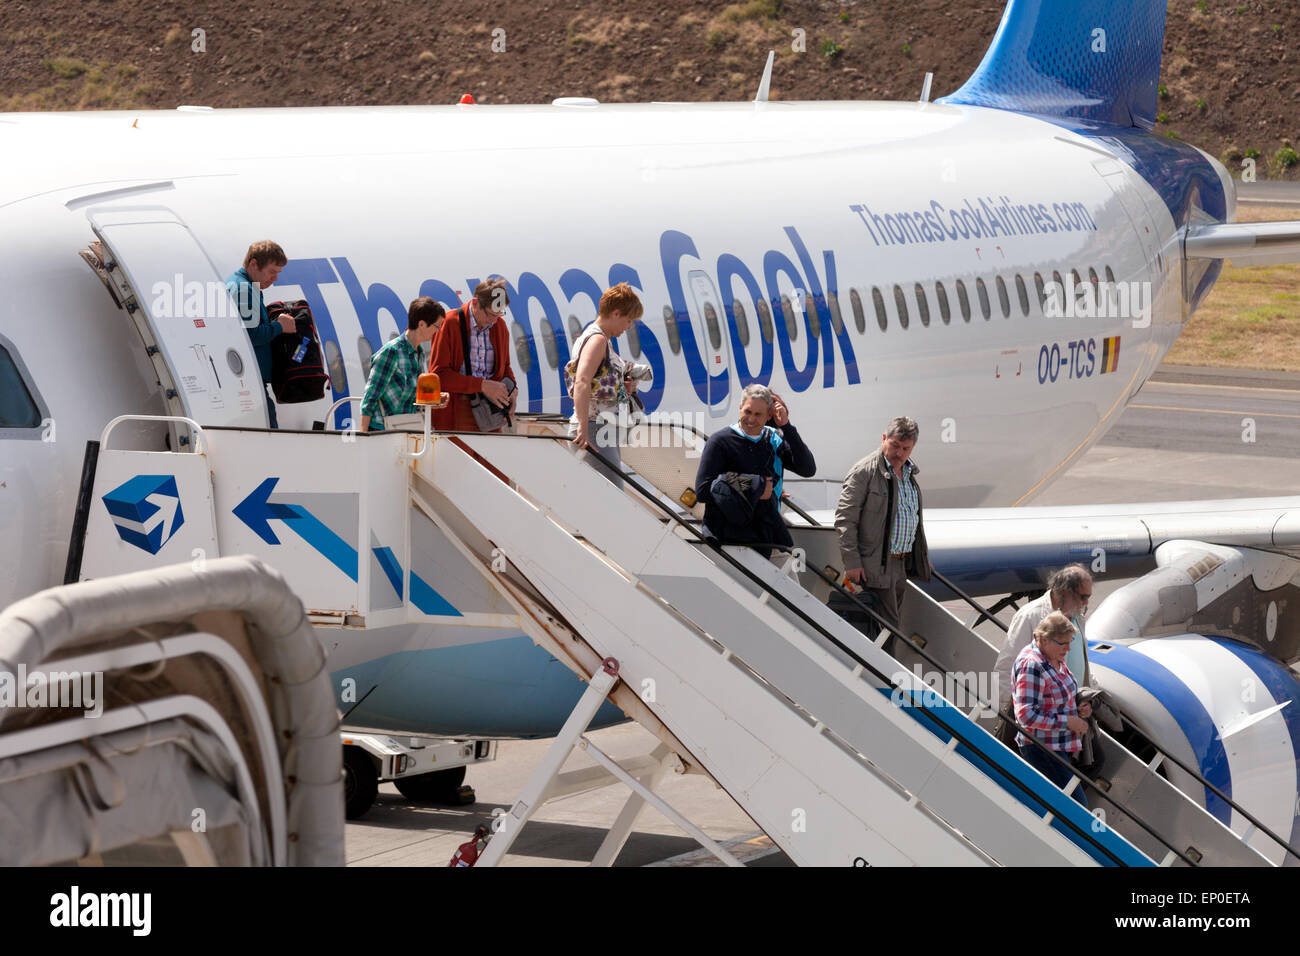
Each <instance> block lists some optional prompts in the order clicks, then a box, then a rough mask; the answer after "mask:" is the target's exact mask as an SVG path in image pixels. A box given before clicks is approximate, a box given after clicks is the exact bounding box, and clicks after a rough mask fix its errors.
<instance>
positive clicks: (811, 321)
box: [796, 293, 822, 339]
mask: <svg viewBox="0 0 1300 956" xmlns="http://www.w3.org/2000/svg"><path fill="white" fill-rule="evenodd" d="M803 311H804V314H805V315H807V316H808V331H809V332H810V333H811V334H812V337H813V338H815V339H819V338H821V337H822V316H821V313H820V312H819V311H817V303H816V301H815V300H813V299H811V298H810V297H809V296H808V294H807V293H804V296H803ZM796 318H797V316H796Z"/></svg>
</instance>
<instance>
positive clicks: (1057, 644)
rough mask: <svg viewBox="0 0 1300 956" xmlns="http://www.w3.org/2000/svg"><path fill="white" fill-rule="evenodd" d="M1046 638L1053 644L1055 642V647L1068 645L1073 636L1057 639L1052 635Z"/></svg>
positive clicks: (1072, 640) (1071, 641)
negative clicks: (1064, 639) (1065, 639)
mask: <svg viewBox="0 0 1300 956" xmlns="http://www.w3.org/2000/svg"><path fill="white" fill-rule="evenodd" d="M1048 640H1049V641H1051V642H1052V643H1053V644H1055V645H1056V646H1057V647H1069V646H1070V644H1071V643H1073V642H1074V638H1070V639H1069V640H1067V641H1058V640H1057V639H1056V638H1054V637H1049V638H1048Z"/></svg>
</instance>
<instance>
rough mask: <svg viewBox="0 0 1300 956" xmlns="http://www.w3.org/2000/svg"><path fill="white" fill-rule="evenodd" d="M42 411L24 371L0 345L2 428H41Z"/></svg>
mask: <svg viewBox="0 0 1300 956" xmlns="http://www.w3.org/2000/svg"><path fill="white" fill-rule="evenodd" d="M40 427H41V412H40V409H38V408H37V407H36V402H35V400H33V398H32V393H31V391H30V389H28V387H27V382H26V381H24V380H23V375H22V373H21V372H20V371H19V370H18V366H17V365H16V364H15V363H14V360H13V358H12V357H10V355H9V350H8V349H7V348H5V347H4V346H3V345H0V428H40Z"/></svg>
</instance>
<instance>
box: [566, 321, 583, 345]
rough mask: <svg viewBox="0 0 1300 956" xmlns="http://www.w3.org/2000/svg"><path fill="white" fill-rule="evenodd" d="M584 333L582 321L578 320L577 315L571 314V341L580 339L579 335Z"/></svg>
mask: <svg viewBox="0 0 1300 956" xmlns="http://www.w3.org/2000/svg"><path fill="white" fill-rule="evenodd" d="M581 334H582V323H581V322H579V321H578V317H577V316H576V315H571V316H569V342H570V343H573V342H576V341H578V336H579V335H581Z"/></svg>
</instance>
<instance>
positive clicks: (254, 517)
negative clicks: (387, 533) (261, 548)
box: [234, 478, 357, 580]
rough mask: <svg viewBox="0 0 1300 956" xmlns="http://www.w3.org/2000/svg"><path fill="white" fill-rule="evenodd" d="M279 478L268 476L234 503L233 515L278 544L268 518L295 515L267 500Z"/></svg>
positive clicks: (266, 540) (287, 507) (260, 534)
mask: <svg viewBox="0 0 1300 956" xmlns="http://www.w3.org/2000/svg"><path fill="white" fill-rule="evenodd" d="M279 480H280V479H279V478H268V479H266V481H264V482H262V483H261V484H260V485H258V486H257V487H256V488H254V489H253V493H252V494H251V495H249V496H248V497H247V498H245V499H244V500H243V501H241V502H240V503H239V504H237V505H235V508H234V515H235V517H236V518H238V519H239V520H240V521H242V522H244V524H246V525H248V526H249V527H250V528H252V529H253V533H254V534H256V535H257V536H258V537H259V538H261V539H262V540H263V541H265V542H266V543H267V544H279V543H280V539H279V538H277V537H276V536H275V532H274V531H272V530H271V525H270V520H271V519H272V518H280V519H282V520H285V521H288V520H289V519H291V518H294V517H296V515H295V513H294V511H293V509H292V508H290V507H289V506H288V505H273V504H271V503H270V501H269V500H268V499H269V498H270V497H271V492H272V491H274V490H275V485H276V482H278V481H279ZM355 566H356V554H355V552H354V553H353V567H355ZM356 576H357V575H356V572H355V571H354V572H353V574H352V578H353V580H356Z"/></svg>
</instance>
